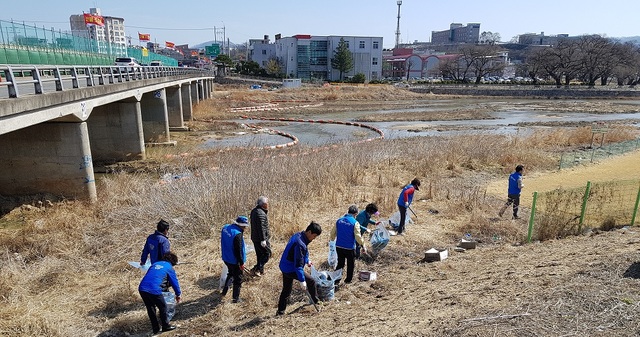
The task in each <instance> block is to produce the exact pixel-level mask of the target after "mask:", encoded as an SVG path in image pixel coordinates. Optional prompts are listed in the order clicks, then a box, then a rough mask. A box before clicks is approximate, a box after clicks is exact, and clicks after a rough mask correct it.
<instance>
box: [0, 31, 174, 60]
mask: <svg viewBox="0 0 640 337" xmlns="http://www.w3.org/2000/svg"><path fill="white" fill-rule="evenodd" d="M144 54H145V56H143V50H142V48H140V47H125V46H123V45H119V44H115V43H108V42H104V41H96V40H93V39H89V38H86V37H83V36H79V35H78V34H72V33H70V32H63V31H56V30H54V29H45V28H44V27H42V28H39V27H36V26H29V25H25V24H21V23H16V22H9V21H2V20H0V64H46V65H113V63H114V61H115V58H116V57H123V56H129V57H134V58H136V59H138V60H139V61H140V62H141V63H143V64H149V62H151V61H155V60H158V61H162V64H163V65H166V66H177V65H178V61H177V60H176V59H173V58H171V57H167V56H165V55H160V54H157V53H152V52H145V53H144Z"/></svg>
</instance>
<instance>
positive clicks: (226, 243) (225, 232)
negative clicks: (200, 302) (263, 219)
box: [220, 215, 249, 303]
mask: <svg viewBox="0 0 640 337" xmlns="http://www.w3.org/2000/svg"><path fill="white" fill-rule="evenodd" d="M247 227H249V218H247V217H246V216H244V215H241V216H239V217H238V218H236V221H234V222H233V223H232V224H227V225H224V226H223V227H222V232H221V234H220V247H221V249H222V261H223V262H224V264H226V265H227V268H228V269H229V273H228V274H227V280H226V281H225V283H224V287H223V288H222V293H221V294H222V296H225V295H226V294H227V291H229V283H231V282H232V281H233V293H232V298H233V303H239V302H242V300H240V288H242V272H243V271H244V263H245V262H246V261H247V251H246V248H245V245H244V236H243V233H244V230H245V229H246V228H247Z"/></svg>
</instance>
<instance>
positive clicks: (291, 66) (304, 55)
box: [249, 35, 382, 81]
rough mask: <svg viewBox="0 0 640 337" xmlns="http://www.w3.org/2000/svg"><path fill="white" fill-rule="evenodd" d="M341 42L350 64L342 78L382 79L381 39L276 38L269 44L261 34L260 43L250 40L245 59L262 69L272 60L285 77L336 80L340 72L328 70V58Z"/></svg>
mask: <svg viewBox="0 0 640 337" xmlns="http://www.w3.org/2000/svg"><path fill="white" fill-rule="evenodd" d="M341 39H344V40H345V42H346V43H347V45H348V46H349V50H350V51H351V53H352V55H353V61H354V66H353V69H352V70H351V71H349V72H348V73H345V74H343V77H344V78H347V77H350V76H353V75H355V74H358V73H362V74H364V76H365V78H366V80H367V81H370V80H376V79H380V78H381V77H382V37H362V36H312V35H294V36H291V37H284V38H282V37H280V35H276V39H275V41H274V43H270V41H269V37H268V36H266V35H265V37H264V38H263V39H262V40H257V39H256V40H250V42H249V58H250V59H251V60H252V61H254V62H257V63H258V64H260V66H261V67H263V68H264V67H266V65H267V63H268V62H269V61H270V60H275V61H277V62H278V63H279V64H280V66H281V68H282V73H283V74H285V75H286V76H287V77H291V78H301V79H306V80H311V79H317V80H325V81H327V80H328V81H338V80H340V72H339V71H338V70H337V69H333V68H332V67H331V59H332V58H333V54H334V52H335V50H336V49H337V48H338V44H339V43H340V40H341Z"/></svg>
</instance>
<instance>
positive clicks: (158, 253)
mask: <svg viewBox="0 0 640 337" xmlns="http://www.w3.org/2000/svg"><path fill="white" fill-rule="evenodd" d="M168 233H169V223H168V222H166V221H164V220H160V221H159V222H158V225H156V231H155V232H154V233H153V234H151V235H149V236H148V237H147V241H146V242H145V243H144V248H142V255H141V256H140V266H144V265H145V263H147V257H150V260H151V264H154V263H156V262H158V261H160V260H161V259H162V257H163V256H164V254H166V253H168V252H169V251H170V250H171V244H170V243H169V238H168V237H167V235H168Z"/></svg>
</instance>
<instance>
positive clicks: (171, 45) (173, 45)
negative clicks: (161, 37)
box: [164, 41, 176, 48]
mask: <svg viewBox="0 0 640 337" xmlns="http://www.w3.org/2000/svg"><path fill="white" fill-rule="evenodd" d="M164 45H165V47H167V48H173V47H175V46H176V44H175V43H173V42H169V41H164Z"/></svg>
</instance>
